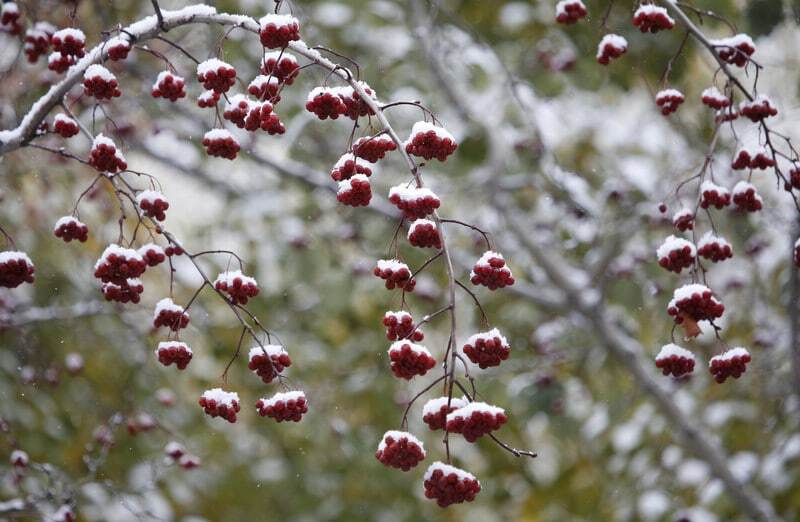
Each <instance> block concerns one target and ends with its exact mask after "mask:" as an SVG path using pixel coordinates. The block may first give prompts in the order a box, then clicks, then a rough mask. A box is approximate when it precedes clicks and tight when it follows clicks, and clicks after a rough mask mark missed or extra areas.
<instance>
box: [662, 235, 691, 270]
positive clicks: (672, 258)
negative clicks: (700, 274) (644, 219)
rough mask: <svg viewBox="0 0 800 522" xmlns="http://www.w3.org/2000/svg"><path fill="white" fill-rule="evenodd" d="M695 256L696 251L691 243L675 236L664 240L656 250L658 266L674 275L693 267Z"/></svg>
mask: <svg viewBox="0 0 800 522" xmlns="http://www.w3.org/2000/svg"><path fill="white" fill-rule="evenodd" d="M696 256H697V249H696V248H695V246H694V245H693V244H692V243H690V242H689V241H687V240H685V239H683V238H680V237H675V236H669V237H668V238H666V239H665V240H664V242H663V243H662V244H661V246H659V247H658V249H657V250H656V257H657V258H658V264H659V265H660V266H661V267H662V268H665V269H666V270H669V271H670V272H675V273H676V274H680V273H681V271H682V270H683V269H684V268H689V267H691V266H692V265H694V262H695V259H696Z"/></svg>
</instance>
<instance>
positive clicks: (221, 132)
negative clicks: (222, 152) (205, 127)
mask: <svg viewBox="0 0 800 522" xmlns="http://www.w3.org/2000/svg"><path fill="white" fill-rule="evenodd" d="M203 139H204V140H205V139H208V140H212V141H215V140H227V139H232V140H233V142H234V143H239V142H238V141H237V140H236V138H234V137H233V134H231V133H230V131H228V130H227V129H211V130H210V131H208V132H206V133H205V134H204V135H203Z"/></svg>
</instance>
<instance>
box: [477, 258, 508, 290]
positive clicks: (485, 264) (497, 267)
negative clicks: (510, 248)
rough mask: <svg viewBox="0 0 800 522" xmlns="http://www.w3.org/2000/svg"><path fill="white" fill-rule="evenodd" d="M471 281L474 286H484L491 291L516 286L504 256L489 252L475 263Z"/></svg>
mask: <svg viewBox="0 0 800 522" xmlns="http://www.w3.org/2000/svg"><path fill="white" fill-rule="evenodd" d="M469 279H470V281H471V282H472V284H473V285H476V286H477V285H483V286H485V287H487V288H488V289H489V290H497V289H498V288H505V287H506V286H511V285H513V284H514V276H513V275H512V274H511V269H510V268H508V267H507V266H506V261H505V259H503V254H501V253H499V252H493V251H491V250H487V251H486V252H484V253H483V255H482V256H481V257H480V259H478V260H477V261H476V262H475V266H473V267H472V271H471V272H470V274H469Z"/></svg>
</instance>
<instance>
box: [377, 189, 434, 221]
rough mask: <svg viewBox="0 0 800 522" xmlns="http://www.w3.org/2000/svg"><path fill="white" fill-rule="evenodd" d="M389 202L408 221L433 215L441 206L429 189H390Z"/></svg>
mask: <svg viewBox="0 0 800 522" xmlns="http://www.w3.org/2000/svg"><path fill="white" fill-rule="evenodd" d="M389 201H390V202H391V203H392V204H393V205H394V206H396V207H397V208H399V209H400V210H401V211H402V212H403V216H404V217H405V218H406V219H421V218H424V217H426V216H428V215H429V214H433V213H434V212H435V211H436V209H438V208H439V206H440V205H441V203H442V202H441V201H440V200H439V197H438V196H437V195H436V194H434V193H433V191H432V190H431V189H429V188H425V187H421V188H419V187H409V186H407V185H397V186H395V187H392V188H391V189H389Z"/></svg>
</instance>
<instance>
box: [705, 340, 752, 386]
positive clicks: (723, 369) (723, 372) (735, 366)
mask: <svg viewBox="0 0 800 522" xmlns="http://www.w3.org/2000/svg"><path fill="white" fill-rule="evenodd" d="M749 362H750V353H749V352H748V351H747V350H746V349H745V348H741V347H739V348H733V349H731V350H728V351H726V352H725V353H723V354H721V355H716V356H714V357H712V358H711V360H710V361H708V371H709V372H711V375H713V376H714V380H716V381H717V382H718V383H720V384H721V383H723V382H725V380H726V379H727V378H728V377H733V378H734V379H738V378H739V377H741V375H742V374H743V373H744V372H745V371H746V370H747V363H749Z"/></svg>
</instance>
